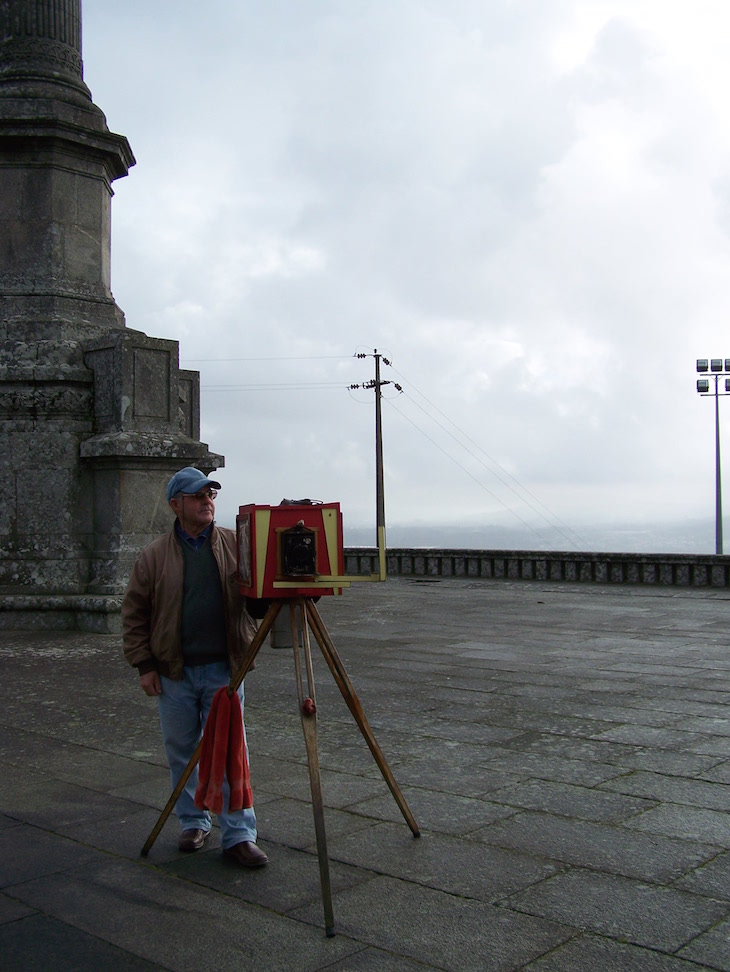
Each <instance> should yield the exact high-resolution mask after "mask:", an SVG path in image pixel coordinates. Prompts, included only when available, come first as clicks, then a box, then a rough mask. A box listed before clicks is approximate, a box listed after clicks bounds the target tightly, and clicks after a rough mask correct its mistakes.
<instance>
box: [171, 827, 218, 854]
mask: <svg viewBox="0 0 730 972" xmlns="http://www.w3.org/2000/svg"><path fill="white" fill-rule="evenodd" d="M209 837H210V831H209V830H183V832H182V833H181V834H180V840H179V841H178V844H177V849H178V850H181V851H196V850H200V848H201V847H202V846H203V844H204V843H205V842H206V840H207V839H208V838H209Z"/></svg>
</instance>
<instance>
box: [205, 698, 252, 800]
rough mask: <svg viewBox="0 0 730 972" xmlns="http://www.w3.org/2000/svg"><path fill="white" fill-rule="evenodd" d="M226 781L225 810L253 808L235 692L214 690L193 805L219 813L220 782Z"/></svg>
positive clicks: (206, 723) (239, 703)
mask: <svg viewBox="0 0 730 972" xmlns="http://www.w3.org/2000/svg"><path fill="white" fill-rule="evenodd" d="M224 777H226V778H227V779H228V785H229V787H230V790H231V793H230V797H229V800H228V809H229V810H242V809H244V808H245V809H248V808H249V807H252V806H253V792H252V790H251V781H250V779H249V771H248V760H247V759H246V749H245V746H244V745H243V713H242V712H241V700H240V699H239V697H238V692H232V693H231V694H230V695H229V694H228V689H227V688H226V687H223V688H220V689H218V691H217V692H216V693H215V695H214V696H213V702H212V704H211V707H210V712H209V713H208V718H207V719H206V722H205V729H204V730H203V745H202V747H201V750H200V768H199V770H198V787H197V789H196V791H195V805H196V806H197V807H200V809H201V810H212V811H213V813H220V812H221V810H222V809H223V779H224Z"/></svg>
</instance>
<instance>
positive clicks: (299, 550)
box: [236, 501, 349, 598]
mask: <svg viewBox="0 0 730 972" xmlns="http://www.w3.org/2000/svg"><path fill="white" fill-rule="evenodd" d="M236 534H237V537H238V583H239V587H240V590H241V593H242V594H243V595H245V596H246V597H255V598H261V597H265V598H294V597H320V596H321V595H322V594H341V593H342V588H343V586H349V585H348V583H347V579H346V578H345V577H344V576H343V574H344V568H345V564H344V559H345V558H344V553H343V540H342V514H341V513H340V504H339V503H310V502H301V501H300V502H289V501H285V502H284V503H282V504H281V505H279V506H257V505H254V504H251V505H249V506H241V507H239V510H238V516H237V517H236ZM338 581H339V583H337V582H338Z"/></svg>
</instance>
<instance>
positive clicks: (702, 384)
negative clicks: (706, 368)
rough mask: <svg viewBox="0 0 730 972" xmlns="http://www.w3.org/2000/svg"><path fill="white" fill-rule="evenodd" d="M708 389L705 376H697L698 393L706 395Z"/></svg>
mask: <svg viewBox="0 0 730 972" xmlns="http://www.w3.org/2000/svg"><path fill="white" fill-rule="evenodd" d="M709 390H710V383H709V381H708V380H707V378H698V379H697V391H698V392H699V393H700V395H706V394H707V392H708V391H709Z"/></svg>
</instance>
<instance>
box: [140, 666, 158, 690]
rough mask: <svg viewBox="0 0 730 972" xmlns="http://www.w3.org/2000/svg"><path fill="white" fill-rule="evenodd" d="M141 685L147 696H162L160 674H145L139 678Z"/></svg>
mask: <svg viewBox="0 0 730 972" xmlns="http://www.w3.org/2000/svg"><path fill="white" fill-rule="evenodd" d="M139 684H140V685H141V686H142V691H143V692H144V694H145V695H162V683H161V682H160V675H159V672H145V673H144V675H140V676H139Z"/></svg>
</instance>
